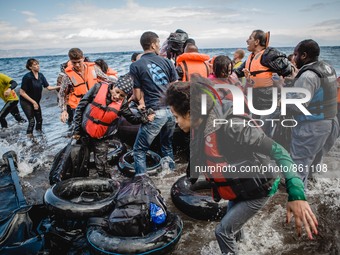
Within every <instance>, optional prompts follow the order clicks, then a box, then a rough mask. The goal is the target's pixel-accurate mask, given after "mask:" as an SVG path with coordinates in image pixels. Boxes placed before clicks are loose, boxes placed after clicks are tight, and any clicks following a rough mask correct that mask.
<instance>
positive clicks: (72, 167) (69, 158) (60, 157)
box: [49, 139, 90, 185]
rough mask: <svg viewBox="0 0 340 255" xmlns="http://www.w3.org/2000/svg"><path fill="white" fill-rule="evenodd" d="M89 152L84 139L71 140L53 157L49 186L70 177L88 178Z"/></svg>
mask: <svg viewBox="0 0 340 255" xmlns="http://www.w3.org/2000/svg"><path fill="white" fill-rule="evenodd" d="M89 156H90V152H89V149H88V146H87V143H86V142H85V141H84V139H81V140H79V141H77V140H74V139H71V140H70V142H69V143H68V144H67V145H66V146H65V147H64V148H63V149H62V150H61V151H59V152H58V153H57V155H56V156H55V157H54V160H53V163H52V167H51V170H50V175H49V180H50V184H51V185H52V184H54V183H57V182H60V181H62V180H66V179H69V178H72V177H86V176H88V174H89V172H88V161H89Z"/></svg>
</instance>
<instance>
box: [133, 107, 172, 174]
mask: <svg viewBox="0 0 340 255" xmlns="http://www.w3.org/2000/svg"><path fill="white" fill-rule="evenodd" d="M155 114H156V116H155V119H154V120H153V121H151V122H148V123H146V124H142V125H141V126H140V128H139V130H138V134H137V137H136V141H135V144H134V145H133V159H134V162H135V173H136V174H142V173H145V172H146V152H147V151H148V150H149V147H150V145H151V143H152V142H153V140H154V139H155V137H156V136H157V135H158V134H160V142H161V152H162V156H163V157H166V156H169V157H171V158H172V159H173V158H174V155H173V151H172V137H173V134H174V130H175V124H176V122H175V117H174V116H173V115H172V113H171V111H170V108H161V109H159V110H157V111H155Z"/></svg>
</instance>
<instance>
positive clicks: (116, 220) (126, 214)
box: [108, 176, 167, 236]
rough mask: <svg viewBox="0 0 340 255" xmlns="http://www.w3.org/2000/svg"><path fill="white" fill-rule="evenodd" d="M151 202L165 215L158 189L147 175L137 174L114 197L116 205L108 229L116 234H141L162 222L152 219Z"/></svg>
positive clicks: (146, 232)
mask: <svg viewBox="0 0 340 255" xmlns="http://www.w3.org/2000/svg"><path fill="white" fill-rule="evenodd" d="M151 204H153V205H152V206H155V205H156V207H157V208H158V213H159V214H162V213H164V214H163V217H166V215H167V208H166V205H165V203H164V200H163V197H162V196H161V194H160V191H159V190H158V189H157V188H156V186H155V184H154V183H153V182H152V180H151V179H150V178H149V177H146V176H143V177H141V176H137V177H134V178H133V180H132V181H130V182H128V183H126V184H125V185H124V187H123V188H121V190H120V191H119V193H118V194H117V198H116V207H115V209H114V210H113V212H112V213H111V215H110V217H109V221H108V227H109V231H110V232H111V233H112V234H114V235H118V236H143V235H146V234H148V233H150V232H151V231H152V230H154V229H156V228H157V227H158V226H160V225H162V224H159V225H158V224H157V223H155V222H154V221H153V219H152V214H153V213H152V212H151V211H150V207H152V206H151Z"/></svg>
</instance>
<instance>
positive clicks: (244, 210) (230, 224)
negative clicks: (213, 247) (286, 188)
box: [215, 197, 269, 254]
mask: <svg viewBox="0 0 340 255" xmlns="http://www.w3.org/2000/svg"><path fill="white" fill-rule="evenodd" d="M268 200H269V198H268V197H263V198H258V199H253V200H246V201H240V202H238V203H234V202H232V201H230V202H229V203H228V208H227V212H228V213H227V214H226V215H225V216H224V217H223V219H222V220H221V222H220V223H219V224H218V225H217V226H216V229H215V236H216V239H217V242H218V245H219V247H220V249H221V251H222V252H223V254H238V253H237V244H236V241H237V239H236V238H235V237H236V236H237V235H239V234H240V232H241V231H242V227H243V225H244V224H245V223H246V222H247V221H248V220H250V219H251V218H252V217H253V216H254V215H255V214H256V213H257V212H258V211H259V210H260V209H261V208H262V207H263V206H264V205H265V204H266V202H267V201H268ZM228 252H230V253H228Z"/></svg>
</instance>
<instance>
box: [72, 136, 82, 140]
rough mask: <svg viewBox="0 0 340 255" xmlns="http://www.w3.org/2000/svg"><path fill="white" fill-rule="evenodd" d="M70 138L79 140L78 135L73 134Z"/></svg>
mask: <svg viewBox="0 0 340 255" xmlns="http://www.w3.org/2000/svg"><path fill="white" fill-rule="evenodd" d="M72 138H73V139H75V140H79V139H80V135H73V136H72Z"/></svg>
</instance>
